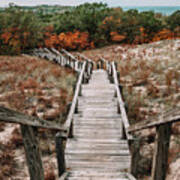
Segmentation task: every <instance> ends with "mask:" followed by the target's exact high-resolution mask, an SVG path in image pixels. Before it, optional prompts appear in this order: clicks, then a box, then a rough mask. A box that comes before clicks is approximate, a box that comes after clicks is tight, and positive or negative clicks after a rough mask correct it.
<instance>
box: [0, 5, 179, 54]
mask: <svg viewBox="0 0 180 180" xmlns="http://www.w3.org/2000/svg"><path fill="white" fill-rule="evenodd" d="M46 8H48V7H46V6H42V7H40V8H39V10H37V9H38V7H37V8H35V7H34V8H32V7H29V8H27V7H17V6H15V5H11V6H10V7H9V8H6V9H5V10H4V11H1V12H0V24H1V26H0V54H20V53H24V52H27V51H28V50H30V49H32V48H35V47H55V48H57V49H60V48H62V47H63V48H66V49H68V50H77V49H78V50H82V49H90V48H95V47H100V46H104V45H107V44H112V43H123V44H142V43H149V42H154V41H159V40H163V39H173V38H179V37H180V21H179V19H180V11H176V12H174V13H173V14H172V15H170V16H163V15H161V14H159V13H154V12H151V11H149V12H138V11H137V10H129V11H123V10H122V9H121V8H109V7H108V6H107V5H106V4H103V3H92V4H89V3H85V4H83V5H80V6H77V7H74V8H72V9H71V10H66V8H65V10H64V13H62V12H58V11H55V12H54V13H50V14H48V13H46V12H45V11H46V10H44V9H46ZM57 8H58V7H57ZM49 9H51V8H50V7H49ZM67 9H68V7H67ZM53 11H54V10H53Z"/></svg>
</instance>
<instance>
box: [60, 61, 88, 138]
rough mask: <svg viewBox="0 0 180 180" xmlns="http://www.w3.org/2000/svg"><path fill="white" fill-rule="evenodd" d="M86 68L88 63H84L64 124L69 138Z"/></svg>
mask: <svg viewBox="0 0 180 180" xmlns="http://www.w3.org/2000/svg"><path fill="white" fill-rule="evenodd" d="M85 68H86V62H84V63H83V66H82V70H81V73H80V75H79V78H78V82H77V84H76V89H75V94H74V97H73V101H72V105H71V108H70V111H69V114H68V117H67V120H66V122H65V124H64V128H65V129H67V136H69V133H70V129H71V125H72V123H73V122H72V121H73V114H74V112H75V110H76V106H77V103H78V96H79V93H80V90H81V84H82V81H83V76H84V73H85Z"/></svg>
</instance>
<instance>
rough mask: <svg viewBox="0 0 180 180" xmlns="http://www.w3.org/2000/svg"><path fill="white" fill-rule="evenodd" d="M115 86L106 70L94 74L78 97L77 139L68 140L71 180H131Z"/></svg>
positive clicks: (66, 156) (75, 125)
mask: <svg viewBox="0 0 180 180" xmlns="http://www.w3.org/2000/svg"><path fill="white" fill-rule="evenodd" d="M115 91H116V90H115V86H114V84H111V83H110V82H109V79H108V75H107V72H106V71H104V70H102V69H101V70H94V71H93V73H92V76H91V79H90V81H89V83H88V84H85V85H82V92H81V94H82V96H79V97H78V114H74V118H73V119H74V121H73V138H69V139H68V140H67V144H66V149H65V161H66V169H67V172H68V176H67V177H66V179H69V180H128V179H134V178H133V177H131V175H130V174H129V173H127V172H129V170H130V164H131V156H130V151H129V147H128V142H127V141H126V140H123V139H122V122H121V116H120V114H118V112H117V109H118V108H117V99H116V98H115Z"/></svg>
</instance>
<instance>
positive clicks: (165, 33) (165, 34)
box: [152, 29, 175, 42]
mask: <svg viewBox="0 0 180 180" xmlns="http://www.w3.org/2000/svg"><path fill="white" fill-rule="evenodd" d="M174 37H175V35H174V33H173V32H171V31H170V30H168V29H163V30H162V31H160V32H158V33H157V34H155V36H154V38H153V40H152V41H153V42H154V41H160V40H163V39H173V38H174Z"/></svg>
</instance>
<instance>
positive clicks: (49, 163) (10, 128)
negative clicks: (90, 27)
mask: <svg viewBox="0 0 180 180" xmlns="http://www.w3.org/2000/svg"><path fill="white" fill-rule="evenodd" d="M74 83H75V72H74V71H72V70H70V69H67V68H61V67H59V66H57V64H54V63H51V62H48V61H46V60H43V59H39V58H34V57H29V56H13V57H10V56H0V106H4V107H7V108H10V109H14V110H16V111H19V112H21V113H25V114H27V115H30V116H35V117H36V116H38V117H39V118H41V119H45V120H47V121H53V122H56V123H57V124H59V125H60V124H61V123H63V122H64V121H65V119H66V116H67V105H68V104H69V103H70V102H71V101H72V96H73V90H72V89H73V85H74ZM38 131H39V133H38V137H39V139H40V149H41V152H42V157H43V164H44V168H45V170H46V175H45V176H46V177H48V176H52V177H55V174H57V172H56V171H55V170H57V167H56V164H57V163H56V154H55V145H54V137H55V134H56V131H48V130H44V129H38ZM28 176H29V175H28V170H27V166H26V162H25V153H24V149H23V141H22V136H21V132H20V129H19V125H14V124H8V123H3V122H0V179H3V180H5V179H12V177H13V178H14V179H16V178H17V179H24V180H25V179H28ZM54 179H55V178H54Z"/></svg>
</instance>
